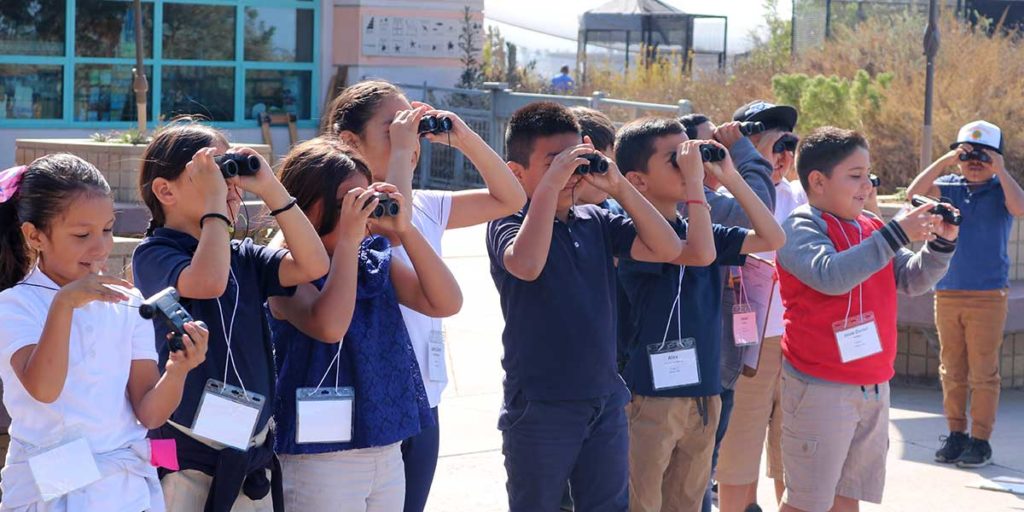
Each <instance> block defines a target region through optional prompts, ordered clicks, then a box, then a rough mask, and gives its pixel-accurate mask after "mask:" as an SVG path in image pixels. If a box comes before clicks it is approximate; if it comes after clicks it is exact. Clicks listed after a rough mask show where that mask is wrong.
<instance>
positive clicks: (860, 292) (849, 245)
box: [826, 213, 864, 329]
mask: <svg viewBox="0 0 1024 512" xmlns="http://www.w3.org/2000/svg"><path fill="white" fill-rule="evenodd" d="M826 215H828V216H829V217H832V220H835V221H836V224H838V225H839V231H840V232H842V233H843V238H845V239H846V246H847V250H849V249H853V243H852V242H851V241H850V237H849V236H848V235H847V234H846V229H844V228H843V222H842V221H841V220H839V219H838V218H837V217H836V216H835V215H832V214H831V213H826ZM854 224H855V225H856V226H857V235H858V236H859V237H860V238H859V240H857V245H860V244H861V243H863V242H864V232H863V231H861V227H860V223H858V222H856V221H854ZM857 296H858V297H859V298H860V315H861V316H862V317H863V316H864V283H863V282H862V283H860V284H858V285H857ZM851 309H853V290H850V295H849V299H848V300H847V302H846V318H845V320H843V329H846V328H847V327H849V325H850V310H851Z"/></svg>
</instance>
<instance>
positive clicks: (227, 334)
mask: <svg viewBox="0 0 1024 512" xmlns="http://www.w3.org/2000/svg"><path fill="white" fill-rule="evenodd" d="M228 272H230V275H231V281H234V283H235V305H234V308H233V309H232V310H231V323H230V324H229V323H228V322H227V321H226V319H225V318H224V309H223V308H222V307H221V305H220V297H217V311H218V312H220V325H221V330H222V331H223V332H224V340H225V341H226V342H227V345H228V357H227V358H226V359H225V361H224V380H223V381H221V382H223V383H224V384H227V383H228V367H229V366H230V367H231V368H232V369H233V370H234V371H235V377H237V378H238V386H239V387H241V388H242V392H243V393H245V396H248V392H247V391H246V390H245V383H244V382H242V375H241V374H239V373H238V365H236V364H235V358H234V356H233V355H232V354H231V335H232V333H234V331H235V315H236V314H237V313H238V299H239V296H241V294H242V289H241V287H240V286H239V283H238V279H237V278H236V277H235V270H234V269H232V268H230V267H229V268H228Z"/></svg>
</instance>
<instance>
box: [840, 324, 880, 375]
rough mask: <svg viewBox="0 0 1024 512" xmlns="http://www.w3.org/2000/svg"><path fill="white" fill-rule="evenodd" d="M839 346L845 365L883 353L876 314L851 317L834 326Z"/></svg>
mask: <svg viewBox="0 0 1024 512" xmlns="http://www.w3.org/2000/svg"><path fill="white" fill-rule="evenodd" d="M832 330H833V331H834V332H835V334H836V343H837V344H838V345H839V358H840V359H842V361H843V362H844V363H849V362H851V361H856V360H858V359H863V358H865V357H868V356H873V355H875V354H877V353H879V352H881V351H882V341H881V339H879V337H878V326H877V325H875V315H874V313H870V312H868V313H864V314H862V315H858V316H854V317H850V318H848V319H847V320H844V321H839V322H835V323H833V324H832Z"/></svg>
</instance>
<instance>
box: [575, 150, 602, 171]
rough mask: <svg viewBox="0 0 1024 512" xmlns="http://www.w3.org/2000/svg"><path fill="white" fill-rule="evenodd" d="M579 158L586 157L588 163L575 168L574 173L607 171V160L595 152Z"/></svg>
mask: <svg viewBox="0 0 1024 512" xmlns="http://www.w3.org/2000/svg"><path fill="white" fill-rule="evenodd" d="M581 158H585V159H587V161H588V162H589V163H587V164H584V165H581V166H579V167H577V168H576V171H575V173H576V174H604V173H606V172H608V160H605V158H604V157H603V156H601V155H598V154H597V153H589V154H586V155H583V156H582V157H581Z"/></svg>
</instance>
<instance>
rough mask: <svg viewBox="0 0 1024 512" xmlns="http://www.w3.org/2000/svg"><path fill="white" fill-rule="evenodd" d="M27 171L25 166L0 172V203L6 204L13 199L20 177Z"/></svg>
mask: <svg viewBox="0 0 1024 512" xmlns="http://www.w3.org/2000/svg"><path fill="white" fill-rule="evenodd" d="M27 170H28V166H27V165H19V166H17V167H11V168H10V169H6V170H4V171H3V172H0V203H6V202H7V201H10V200H11V198H12V197H14V194H15V193H16V192H17V191H18V185H19V184H21V177H22V175H24V174H25V171H27Z"/></svg>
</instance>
